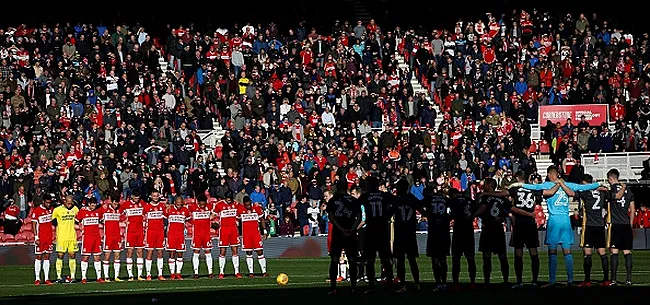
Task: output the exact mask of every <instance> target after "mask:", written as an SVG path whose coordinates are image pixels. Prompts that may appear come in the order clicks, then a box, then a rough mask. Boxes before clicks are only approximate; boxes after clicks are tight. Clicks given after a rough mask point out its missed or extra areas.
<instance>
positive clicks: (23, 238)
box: [16, 233, 27, 242]
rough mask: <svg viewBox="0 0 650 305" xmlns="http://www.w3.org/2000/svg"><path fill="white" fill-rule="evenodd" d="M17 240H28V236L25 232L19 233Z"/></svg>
mask: <svg viewBox="0 0 650 305" xmlns="http://www.w3.org/2000/svg"><path fill="white" fill-rule="evenodd" d="M16 241H18V242H25V241H27V236H25V234H23V233H18V234H17V235H16Z"/></svg>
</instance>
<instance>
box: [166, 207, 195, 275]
mask: <svg viewBox="0 0 650 305" xmlns="http://www.w3.org/2000/svg"><path fill="white" fill-rule="evenodd" d="M183 203H184V202H183V197H180V196H178V197H176V198H174V205H173V206H172V207H170V208H169V209H168V210H167V211H166V212H165V213H167V221H168V224H167V245H166V248H167V251H168V252H169V258H168V259H167V264H168V265H169V273H170V274H171V275H170V277H169V279H170V280H182V279H183V277H182V276H181V273H182V270H183V253H185V224H186V222H187V220H188V219H189V218H190V211H189V210H188V209H187V208H186V207H184V206H183Z"/></svg>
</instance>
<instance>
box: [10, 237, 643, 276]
mask: <svg viewBox="0 0 650 305" xmlns="http://www.w3.org/2000/svg"><path fill="white" fill-rule="evenodd" d="M545 235H546V232H545V231H540V232H539V240H540V244H542V247H541V249H540V250H543V251H546V250H547V248H546V246H544V245H543V244H544V237H545ZM574 235H575V236H574V238H575V240H574V244H573V247H572V249H573V250H579V249H580V248H579V247H578V245H579V242H580V235H578V232H577V231H576V232H575V233H574ZM479 237H480V233H476V234H474V240H475V243H474V244H475V247H476V251H477V252H478V244H479ZM506 238H507V239H506V240H507V241H509V240H510V232H506ZM417 240H418V250H419V252H420V254H426V246H427V235H426V234H418V235H417ZM214 244H215V245H216V244H217V243H216V242H215V243H214ZM187 248H188V249H191V247H190V241H189V240H187ZM634 249H635V250H648V249H650V229H635V230H634ZM217 250H218V249H216V248H215V249H214V250H213V252H216V251H217ZM228 251H230V250H228ZM508 251H510V252H512V251H513V248H512V247H508ZM125 252H126V251H123V252H122V256H123V257H122V260H124V255H125ZM264 255H265V256H266V257H267V258H296V257H298V258H300V257H302V258H317V257H326V256H327V237H325V236H313V237H311V236H310V237H273V238H269V239H268V240H266V241H265V243H264ZM240 256H241V257H245V254H244V253H243V252H241V253H240ZM165 257H167V252H165ZM184 257H185V260H187V261H189V260H191V259H192V251H186V252H185V256H184ZM55 258H56V255H51V260H52V261H54V260H55ZM33 263H34V247H33V246H11V247H0V266H3V265H32V264H33ZM188 270H189V269H188Z"/></svg>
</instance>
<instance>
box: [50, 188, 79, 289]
mask: <svg viewBox="0 0 650 305" xmlns="http://www.w3.org/2000/svg"><path fill="white" fill-rule="evenodd" d="M78 213H79V208H77V207H76V206H75V204H74V200H73V199H72V195H67V196H65V199H64V200H63V204H62V205H60V206H58V207H56V208H54V210H53V211H52V223H53V224H54V225H55V226H56V275H57V277H58V278H59V282H69V283H71V282H74V281H75V273H77V260H76V257H75V256H76V253H77V251H79V246H78V244H77V231H76V230H75V228H74V225H75V221H76V217H77V214H78ZM66 253H67V254H68V267H69V268H70V276H69V277H67V278H66V279H63V276H62V273H63V257H64V256H65V254H66Z"/></svg>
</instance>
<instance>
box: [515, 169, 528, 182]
mask: <svg viewBox="0 0 650 305" xmlns="http://www.w3.org/2000/svg"><path fill="white" fill-rule="evenodd" d="M515 177H517V181H518V182H526V173H524V171H517V173H516V174H515Z"/></svg>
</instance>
